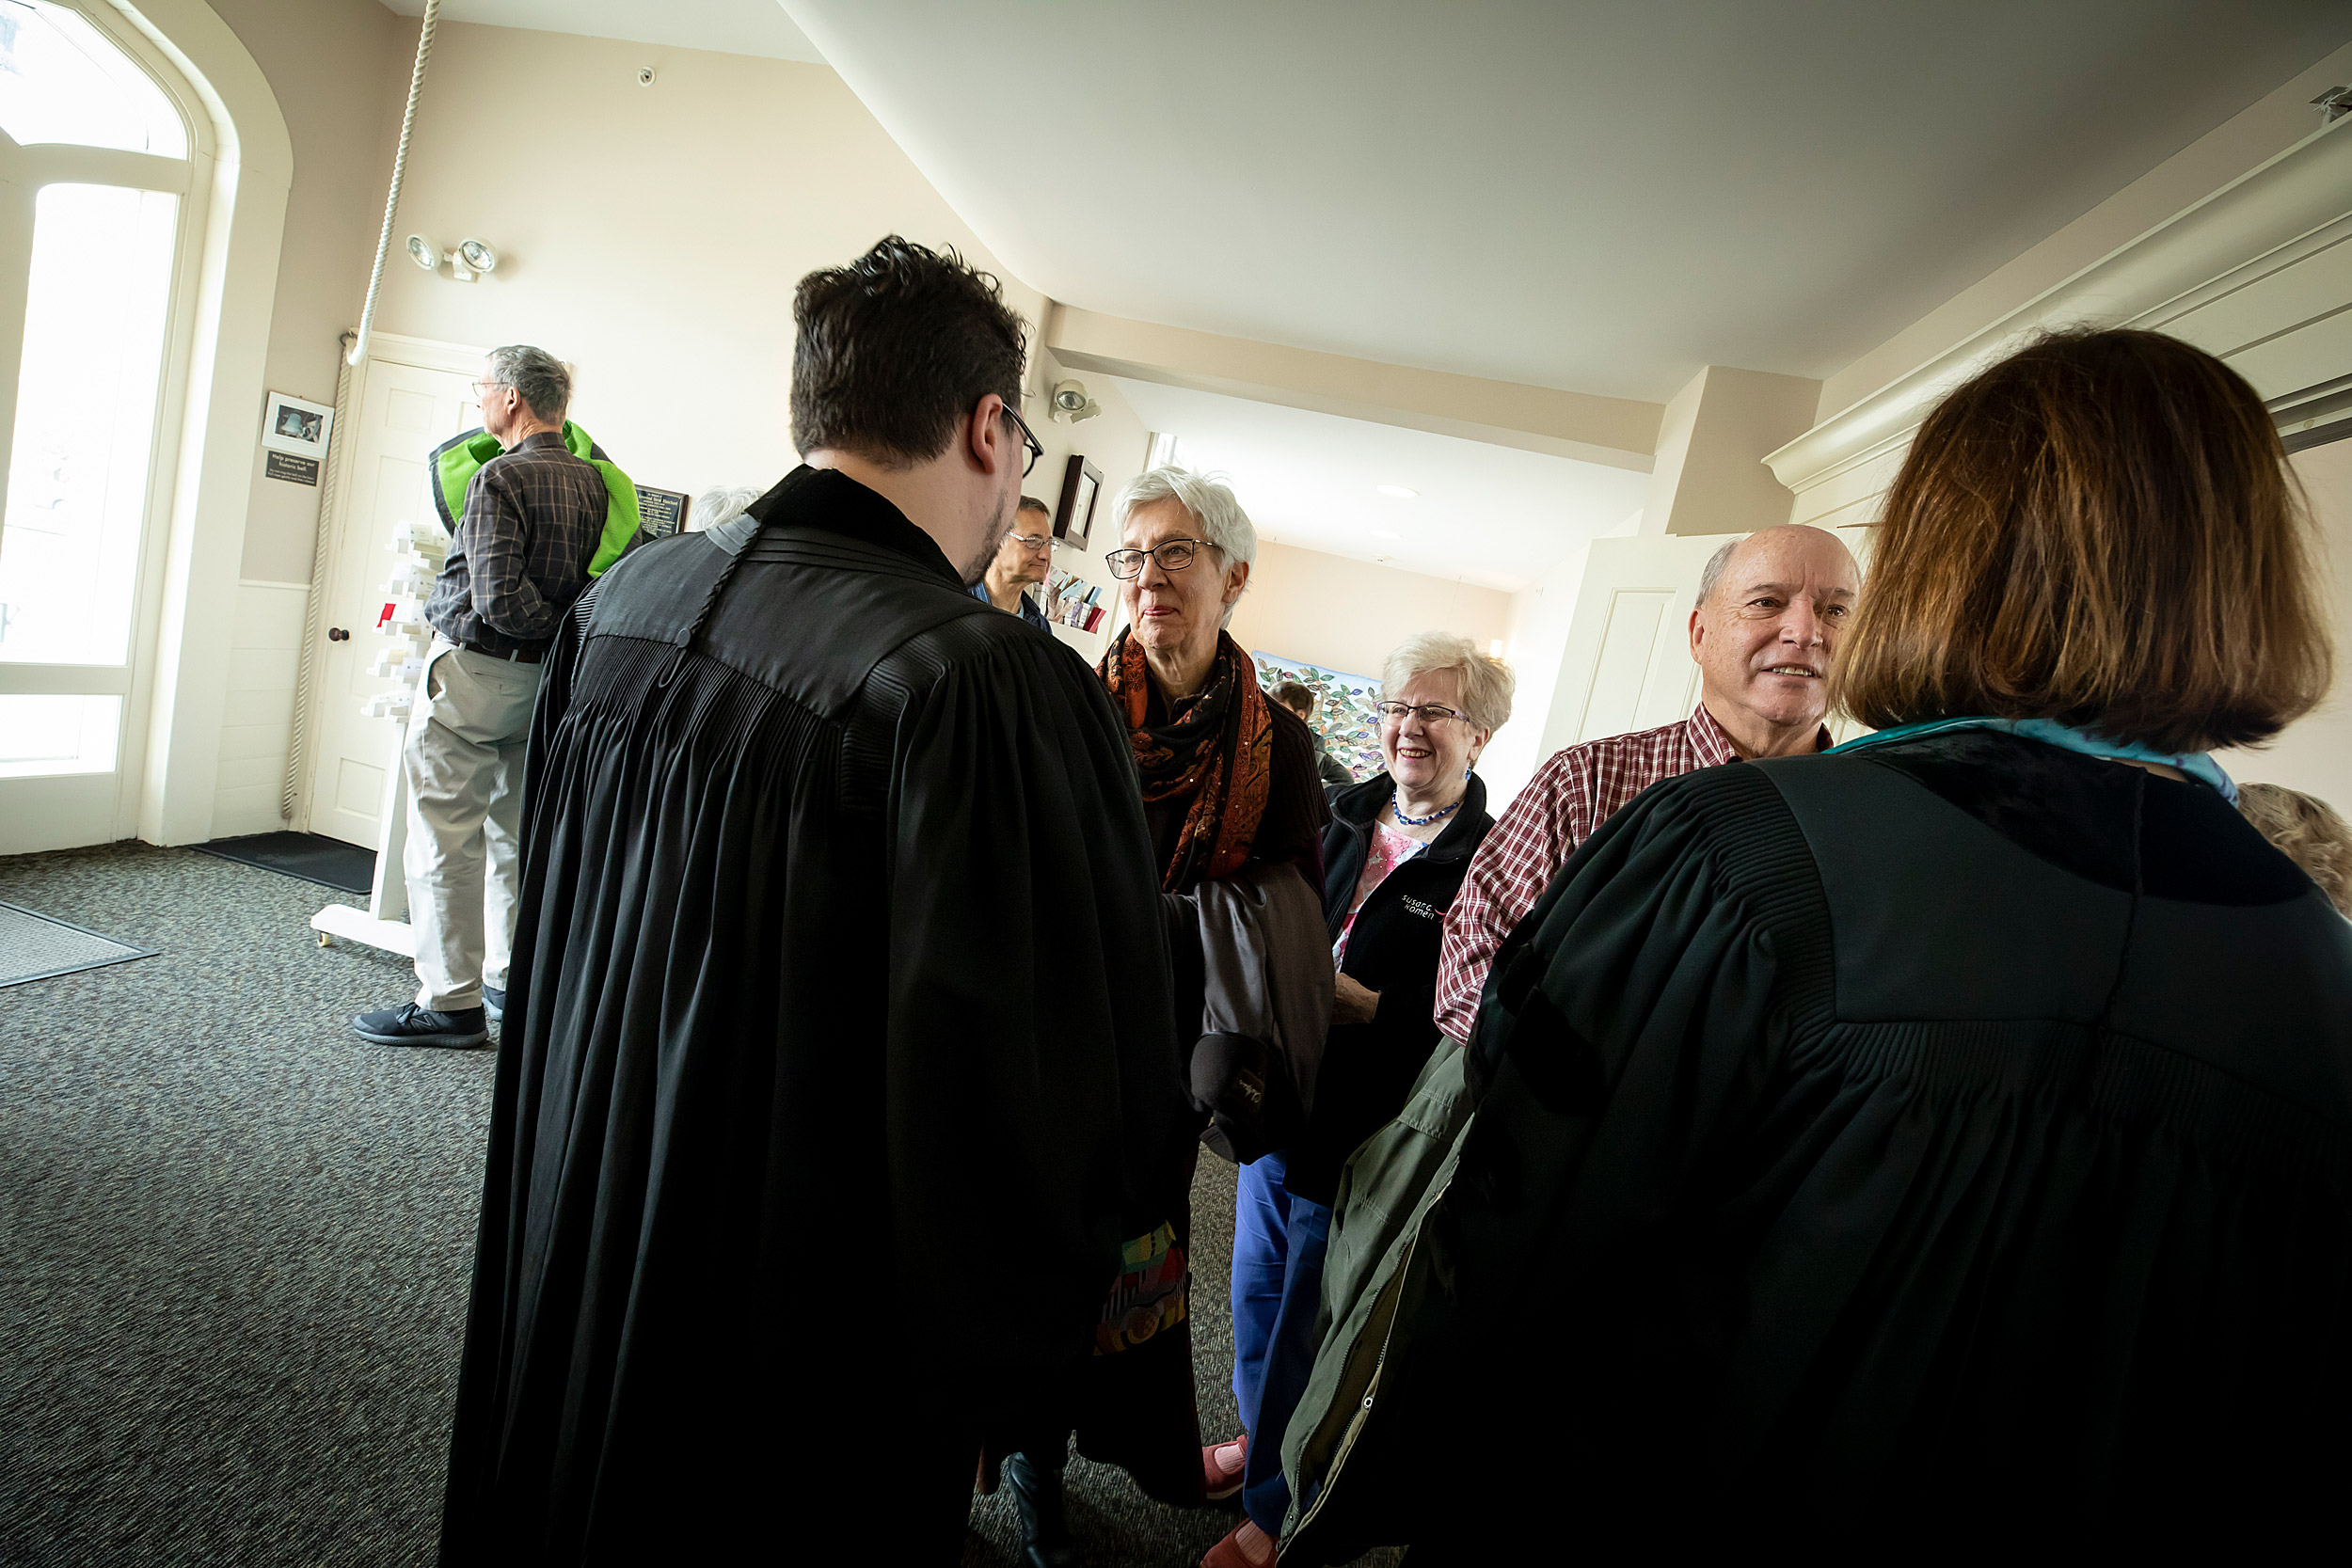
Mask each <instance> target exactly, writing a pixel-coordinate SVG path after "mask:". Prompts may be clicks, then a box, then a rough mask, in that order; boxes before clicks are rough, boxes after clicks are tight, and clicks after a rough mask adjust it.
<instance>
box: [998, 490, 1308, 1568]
mask: <svg viewBox="0 0 2352 1568" xmlns="http://www.w3.org/2000/svg"><path fill="white" fill-rule="evenodd" d="M1114 515H1115V517H1116V519H1117V526H1118V529H1119V532H1120V544H1119V546H1118V547H1117V548H1115V549H1113V550H1111V551H1110V552H1109V553H1108V554H1107V555H1106V556H1105V557H1104V562H1105V564H1107V565H1108V566H1109V567H1110V569H1111V573H1112V575H1113V576H1114V577H1116V578H1118V579H1119V581H1120V598H1121V600H1122V602H1123V604H1124V605H1125V608H1126V612H1127V620H1128V623H1129V624H1128V626H1127V627H1126V629H1125V630H1123V631H1121V632H1120V635H1119V636H1118V637H1117V638H1115V639H1114V640H1113V641H1112V642H1111V646H1110V649H1109V651H1108V652H1107V653H1105V654H1104V657H1103V663H1102V665H1101V674H1102V677H1103V680H1104V685H1106V686H1107V687H1108V688H1109V690H1110V696H1111V705H1112V706H1113V707H1114V708H1116V709H1117V710H1118V712H1119V715H1120V718H1121V719H1122V720H1124V721H1125V722H1126V725H1127V737H1128V744H1129V747H1130V749H1131V751H1132V752H1133V755H1134V757H1135V763H1136V774H1137V782H1138V784H1140V785H1141V790H1142V796H1143V818H1144V826H1145V828H1146V829H1147V831H1148V832H1150V834H1151V839H1152V851H1153V855H1154V858H1155V861H1156V863H1157V866H1158V869H1159V872H1160V888H1161V891H1162V892H1163V894H1166V895H1171V897H1170V898H1169V900H1168V902H1169V908H1170V927H1169V935H1170V938H1171V948H1172V949H1173V951H1172V952H1171V958H1172V959H1173V967H1174V972H1175V981H1176V984H1175V988H1174V990H1175V996H1174V1012H1175V1024H1176V1034H1177V1037H1178V1038H1179V1039H1180V1040H1182V1041H1184V1042H1186V1043H1187V1044H1189V1043H1190V1042H1192V1041H1194V1040H1198V1039H1200V1037H1202V1036H1203V1034H1204V1033H1206V1030H1205V1029H1204V1026H1203V1023H1204V1013H1205V1010H1206V1007H1207V996H1208V992H1209V978H1208V970H1209V968H1210V965H1209V963H1208V961H1207V959H1206V958H1204V951H1205V944H1206V942H1208V941H1209V940H1211V939H1210V936H1209V931H1208V927H1209V924H1210V923H1209V921H1208V920H1207V918H1206V916H1205V914H1204V913H1203V911H1202V909H1201V908H1200V906H1202V905H1204V904H1205V903H1207V902H1209V901H1212V900H1214V899H1216V897H1217V896H1218V895H1227V894H1232V893H1233V892H1234V889H1235V888H1238V887H1240V886H1243V885H1245V884H1246V885H1247V886H1248V888H1249V889H1250V890H1251V896H1252V897H1254V896H1256V895H1263V899H1264V907H1265V908H1267V909H1269V910H1272V909H1278V908H1279V909H1280V910H1282V911H1285V912H1286V914H1287V915H1289V916H1294V917H1295V918H1289V919H1285V920H1283V921H1281V922H1279V923H1278V922H1275V921H1272V920H1269V922H1268V924H1267V925H1266V926H1265V927H1263V930H1262V932H1261V935H1262V936H1263V942H1261V943H1260V944H1259V945H1258V946H1256V947H1253V948H1251V949H1249V950H1248V951H1247V952H1244V951H1240V950H1233V949H1228V948H1225V947H1220V948H1219V950H1218V951H1219V955H1220V958H1221V959H1222V960H1228V961H1221V962H1220V963H1219V964H1218V965H1217V966H1216V967H1217V970H1218V973H1219V974H1220V975H1223V974H1240V973H1246V972H1254V973H1255V974H1257V975H1258V976H1259V977H1260V978H1262V979H1264V980H1265V982H1266V983H1265V985H1264V986H1263V987H1261V988H1259V989H1260V990H1262V991H1271V990H1274V989H1275V986H1274V980H1273V978H1272V976H1273V975H1274V974H1275V973H1276V972H1278V971H1279V974H1281V975H1282V976H1283V977H1284V979H1285V982H1288V981H1290V980H1294V979H1295V978H1297V977H1298V976H1299V975H1300V974H1302V972H1305V973H1311V974H1314V975H1315V976H1316V978H1315V980H1314V982H1313V984H1314V986H1315V987H1316V988H1317V989H1316V990H1315V993H1314V995H1313V996H1312V1006H1311V1008H1309V1009H1308V1010H1309V1011H1310V1012H1311V1014H1312V1016H1313V1017H1314V1018H1315V1019H1316V1021H1317V1022H1316V1023H1315V1025H1314V1028H1313V1030H1312V1033H1313V1034H1314V1035H1315V1036H1316V1037H1320V1036H1321V1034H1322V1032H1323V1030H1322V1025H1321V1022H1320V1021H1321V1019H1322V1017H1323V1016H1324V1009H1325V1008H1326V1007H1327V1005H1328V996H1329V992H1328V990H1327V987H1328V985H1329V981H1328V978H1327V976H1328V975H1329V974H1330V960H1329V958H1328V956H1327V955H1326V954H1325V953H1324V951H1323V950H1322V946H1321V942H1320V933H1319V932H1318V931H1317V929H1316V927H1315V924H1314V907H1315V902H1316V890H1318V889H1319V888H1320V887H1321V886H1322V880H1323V869H1322V859H1321V847H1322V833H1323V825H1324V822H1325V821H1326V820H1327V817H1328V816H1329V813H1328V811H1327V809H1326V807H1325V805H1324V800H1323V790H1322V787H1321V785H1320V784H1319V783H1318V781H1317V778H1316V770H1315V748H1314V737H1313V735H1312V733H1311V731H1310V730H1309V729H1308V728H1307V725H1306V722H1305V721H1303V720H1301V719H1300V718H1299V717H1298V716H1297V715H1296V714H1295V713H1292V712H1291V711H1290V710H1289V709H1287V708H1284V707H1281V706H1279V705H1276V704H1275V703H1273V702H1271V701H1269V700H1268V699H1267V697H1266V695H1265V693H1264V692H1263V690H1262V689H1260V688H1259V685H1258V673H1257V668H1256V666H1255V665H1254V664H1253V663H1252V662H1251V660H1250V657H1249V656H1248V654H1247V653H1244V652H1243V651H1242V649H1241V648H1240V646H1239V645H1238V644H1236V643H1235V642H1234V641H1233V640H1232V637H1231V636H1230V635H1228V634H1227V632H1226V630H1225V623H1226V622H1227V620H1228V619H1230V618H1231V616H1232V610H1233V606H1234V605H1235V603H1237V602H1238V601H1239V600H1240V598H1241V596H1242V593H1243V591H1244V590H1245V589H1247V588H1248V585H1249V572H1250V567H1251V563H1252V562H1254V561H1255V560H1256V558H1257V554H1258V533H1257V530H1255V529H1254V528H1252V527H1251V526H1250V523H1249V517H1248V514H1246V513H1245V512H1243V510H1242V508H1241V503H1240V502H1239V501H1237V500H1236V499H1234V497H1233V493H1232V490H1230V489H1228V488H1227V487H1226V486H1224V485H1223V484H1221V483H1217V482H1216V480H1213V479H1208V478H1205V477H1203V476H1201V475H1200V474H1196V473H1193V472H1191V471H1190V470H1188V469H1184V468H1177V467H1160V468H1153V469H1152V470H1150V471H1149V472H1147V473H1144V474H1142V475H1140V476H1138V477H1137V478H1136V479H1135V480H1134V481H1132V482H1131V483H1128V485H1127V486H1126V488H1125V489H1123V490H1122V491H1120V495H1119V499H1118V502H1117V504H1116V507H1115V509H1114ZM1294 868H1295V869H1294ZM1219 883H1226V884H1231V885H1230V886H1227V887H1222V888H1220V887H1218V886H1216V884H1219ZM1204 889H1205V890H1206V891H1205V892H1204ZM1221 907H1223V906H1221ZM1186 911H1189V912H1188V913H1187V912H1186ZM1226 934H1227V935H1230V932H1228V933H1226ZM1300 960H1304V961H1300ZM1291 994H1293V995H1297V996H1304V995H1306V994H1307V991H1306V989H1305V988H1304V986H1303V985H1302V986H1301V988H1300V989H1298V990H1295V991H1294V992H1292V993H1291ZM1195 1066H1196V1067H1197V1063H1196V1064H1195ZM1195 1076H1198V1074H1197V1072H1196V1073H1195ZM1260 1086H1261V1088H1262V1090H1263V1080H1261V1085H1260ZM1194 1088H1195V1094H1196V1099H1197V1098H1199V1094H1200V1085H1198V1083H1196V1084H1195V1085H1194ZM1262 1098H1263V1099H1272V1098H1276V1097H1275V1096H1273V1095H1263V1096H1262ZM1198 1147H1199V1146H1198V1145H1197V1144H1195V1143H1193V1142H1192V1140H1191V1139H1190V1138H1189V1137H1187V1138H1186V1139H1185V1140H1184V1146H1183V1147H1182V1148H1177V1149H1174V1150H1171V1152H1170V1158H1169V1161H1168V1167H1167V1169H1166V1170H1165V1172H1164V1173H1163V1174H1164V1178H1165V1179H1164V1180H1163V1181H1162V1182H1161V1183H1160V1184H1159V1187H1158V1190H1156V1191H1154V1192H1152V1193H1149V1194H1143V1195H1139V1196H1138V1197H1137V1199H1136V1207H1135V1209H1134V1211H1133V1212H1132V1213H1131V1214H1130V1215H1129V1217H1128V1218H1127V1219H1126V1221H1124V1222H1123V1223H1124V1225H1125V1227H1126V1233H1127V1234H1128V1235H1129V1236H1130V1237H1131V1238H1132V1239H1131V1240H1130V1241H1129V1242H1128V1243H1126V1250H1127V1256H1128V1261H1129V1265H1130V1270H1129V1273H1128V1274H1127V1275H1123V1276H1122V1277H1121V1280H1120V1284H1119V1285H1118V1286H1117V1287H1115V1288H1114V1290H1113V1291H1111V1293H1110V1299H1109V1300H1108V1301H1107V1302H1106V1303H1105V1308H1104V1322H1103V1323H1102V1324H1101V1325H1100V1326H1098V1328H1097V1330H1096V1347H1097V1354H1094V1355H1092V1356H1090V1357H1089V1358H1088V1359H1087V1360H1086V1361H1085V1362H1083V1363H1081V1364H1080V1366H1079V1368H1078V1370H1077V1371H1076V1373H1075V1375H1074V1376H1073V1379H1072V1380H1071V1382H1070V1384H1069V1385H1068V1386H1066V1387H1063V1388H1058V1389H1049V1390H1046V1391H1044V1392H1043V1393H1042V1394H1041V1397H1040V1401H1039V1403H1040V1406H1041V1409H1040V1412H1039V1415H1038V1418H1037V1420H1036V1421H1035V1422H1034V1423H1032V1425H1031V1428H1030V1430H1027V1431H1025V1432H1024V1433H1017V1434H1015V1437H1016V1440H1015V1442H1014V1444H1013V1448H1014V1451H1013V1452H1012V1453H1011V1454H1010V1455H1009V1456H1008V1457H1007V1458H1006V1460H1005V1462H1004V1476H1005V1479H1006V1481H1007V1482H1008V1484H1009V1486H1010V1488H1011V1490H1012V1493H1013V1501H1014V1506H1015V1508H1016V1510H1017V1511H1018V1512H1019V1513H1020V1515H1021V1521H1022V1529H1023V1536H1024V1548H1025V1552H1026V1554H1027V1559H1028V1561H1029V1563H1030V1564H1031V1568H1049V1565H1052V1564H1056V1563H1062V1562H1075V1561H1076V1560H1078V1558H1077V1554H1076V1548H1075V1547H1074V1546H1073V1545H1072V1544H1071V1538H1070V1531H1069V1525H1068V1521H1067V1519H1066V1518H1065V1517H1064V1515H1063V1511H1062V1506H1061V1470H1062V1464H1063V1460H1064V1457H1065V1455H1066V1453H1067V1451H1068V1433H1069V1431H1070V1428H1071V1427H1072V1426H1073V1424H1074V1425H1075V1427H1076V1429H1077V1434H1078V1449H1079V1451H1080V1452H1081V1453H1084V1454H1086V1455H1088V1456H1089V1458H1093V1459H1098V1460H1104V1461H1107V1462H1109V1463H1113V1464H1117V1465H1120V1466H1121V1467H1123V1468H1124V1469H1125V1470H1126V1471H1127V1472H1128V1474H1129V1475H1131V1476H1132V1477H1133V1478H1134V1479H1135V1481H1136V1485H1137V1486H1139V1487H1140V1488H1141V1489H1142V1490H1143V1492H1144V1493H1145V1495H1146V1496H1149V1497H1156V1498H1158V1499H1160V1500H1161V1501H1164V1502H1171V1503H1176V1504H1180V1505H1184V1504H1194V1503H1199V1502H1200V1501H1201V1500H1203V1497H1204V1496H1205V1497H1210V1498H1215V1497H1231V1496H1232V1495H1233V1494H1234V1493H1235V1492H1237V1491H1239V1490H1240V1489H1241V1462H1240V1457H1239V1450H1238V1449H1235V1451H1234V1454H1233V1457H1232V1464H1231V1465H1227V1466H1223V1467H1219V1465H1217V1462H1216V1449H1212V1448H1208V1447H1204V1446H1203V1445H1202V1444H1201V1442H1200V1420H1199V1416H1198V1414H1197V1407H1196V1402H1195V1399H1194V1387H1193V1367H1192V1339H1191V1323H1190V1321H1189V1306H1188V1304H1187V1298H1186V1295H1185V1292H1186V1291H1188V1290H1189V1283H1188V1281H1189V1277H1190V1275H1189V1269H1188V1267H1187V1262H1186V1259H1187V1257H1188V1255H1189V1253H1190V1251H1191V1247H1192V1216H1191V1210H1190V1203H1189V1197H1188V1194H1189V1191H1190V1187H1191V1181H1192V1165H1193V1159H1194V1156H1195V1154H1196V1153H1197V1150H1198ZM1138 1303H1141V1304H1143V1305H1144V1306H1148V1307H1151V1308H1152V1310H1151V1311H1141V1310H1139V1309H1138ZM1138 1320H1140V1322H1141V1326H1140V1327H1139V1328H1137V1327H1136V1326H1133V1325H1136V1323H1138ZM1225 1446H1226V1447H1231V1445H1225Z"/></svg>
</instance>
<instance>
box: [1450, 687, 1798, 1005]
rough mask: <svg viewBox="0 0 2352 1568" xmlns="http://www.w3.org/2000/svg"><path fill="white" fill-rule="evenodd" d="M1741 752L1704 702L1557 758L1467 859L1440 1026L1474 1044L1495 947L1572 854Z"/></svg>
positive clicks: (1570, 749)
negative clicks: (1653, 789) (1625, 812)
mask: <svg viewBox="0 0 2352 1568" xmlns="http://www.w3.org/2000/svg"><path fill="white" fill-rule="evenodd" d="M1829 743H1830V741H1829V735H1828V732H1826V731H1824V732H1823V733H1822V735H1821V737H1820V742H1819V744H1820V746H1821V747H1822V748H1824V749H1826V748H1827V747H1828V745H1829ZM1739 754H1740V753H1739V752H1735V751H1733V750H1732V747H1731V737H1730V736H1727V735H1725V734H1724V727H1723V726H1722V725H1721V724H1718V723H1717V722H1715V716H1714V715H1713V714H1710V713H1708V711H1707V705H1705V704H1704V703H1702V704H1700V705H1699V706H1698V707H1697V708H1696V709H1695V710H1694V711H1693V712H1692V715H1691V717H1690V718H1688V719H1685V720H1683V721H1681V722H1680V723H1677V724H1668V725H1665V726H1664V727H1662V728H1661V729H1655V730H1644V731H1642V732H1641V733H1640V734H1638V735H1613V736H1609V737H1608V738H1606V739H1604V740H1587V741H1585V742H1584V743H1583V744H1581V745H1579V746H1570V747H1568V748H1567V749H1565V751H1561V752H1554V753H1553V754H1552V758H1551V760H1550V761H1549V762H1547V763H1545V764H1544V765H1543V767H1542V768H1538V769H1536V772H1535V776H1534V778H1533V779H1530V780H1529V781H1528V782H1527V787H1526V788H1525V789H1522V790H1520V791H1519V793H1518V799H1517V800H1513V801H1512V802H1511V806H1510V809H1509V810H1507V811H1505V812H1504V813H1503V814H1502V821H1500V822H1497V823H1496V824H1495V825H1494V827H1493V829H1492V830H1491V831H1490V832H1488V833H1487V834H1486V842H1485V843H1483V844H1481V845H1480V846H1479V847H1478V853H1476V854H1475V855H1473V856H1471V857H1470V873H1469V875H1468V876H1466V877H1465V878H1463V879H1462V891H1461V892H1460V894H1458V895H1456V896H1455V897H1454V907H1453V909H1451V910H1450V911H1447V913H1446V917H1445V947H1444V950H1443V952H1442V953H1441V954H1440V955H1439V957H1438V1015H1437V1016H1438V1028H1440V1029H1442V1030H1444V1031H1445V1032H1446V1035H1447V1036H1448V1037H1450V1038H1451V1039H1452V1040H1453V1041H1454V1043H1455V1044H1456V1045H1459V1044H1461V1043H1463V1042H1464V1041H1466V1040H1468V1039H1469V1038H1470V1024H1471V1023H1472V1022H1475V1021H1476V1019H1477V1017H1478V993H1479V992H1480V991H1481V990H1485V989H1486V970H1487V967H1488V966H1489V965H1491V964H1492V963H1493V962H1494V961H1495V950H1496V949H1497V948H1499V947H1501V946H1502V939H1503V938H1504V937H1506V936H1508V935H1509V934H1510V932H1511V927H1514V926H1516V925H1518V922H1519V918H1520V916H1522V915H1524V914H1526V913H1527V911H1529V910H1532V909H1534V907H1535V900H1536V899H1538V898H1540V897H1542V896H1543V893H1544V889H1545V888H1546V887H1548V886H1549V885H1550V882H1551V879H1552V878H1553V877H1554V876H1556V875H1558V873H1559V870H1560V868H1561V867H1562V866H1564V865H1565V864H1567V863H1568V857H1569V856H1570V855H1573V854H1575V853H1576V847H1577V846H1578V845H1580V844H1581V843H1583V842H1584V841H1585V840H1586V839H1588V838H1590V837H1592V836H1593V834H1594V833H1596V832H1598V831H1599V829H1600V825H1601V824H1602V823H1604V822H1606V821H1608V820H1609V819H1610V818H1611V817H1612V816H1615V815H1616V814H1617V809H1618V808H1619V807H1621V806H1623V805H1624V804H1625V803H1626V802H1627V801H1629V800H1632V799H1633V798H1634V797H1635V796H1636V795H1639V794H1641V793H1642V791H1644V790H1645V789H1647V788H1648V787H1649V786H1650V785H1652V784H1656V783H1657V782H1658V781H1659V780H1661V779H1671V778H1673V777H1675V776H1676V775H1677V774H1679V773H1695V772H1697V771H1698V770H1699V769H1700V768H1713V767H1716V766H1717V765H1719V764H1722V763H1726V762H1732V761H1736V760H1738V757H1739Z"/></svg>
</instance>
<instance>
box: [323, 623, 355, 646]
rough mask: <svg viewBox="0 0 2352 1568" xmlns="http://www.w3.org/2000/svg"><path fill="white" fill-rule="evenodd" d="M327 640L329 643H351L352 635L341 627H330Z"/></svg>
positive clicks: (327, 629) (327, 631)
mask: <svg viewBox="0 0 2352 1568" xmlns="http://www.w3.org/2000/svg"><path fill="white" fill-rule="evenodd" d="M326 640H327V641H329V642H348V641H351V633H349V632H347V631H345V630H343V628H342V627H341V626H329V627H327V628H326Z"/></svg>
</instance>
